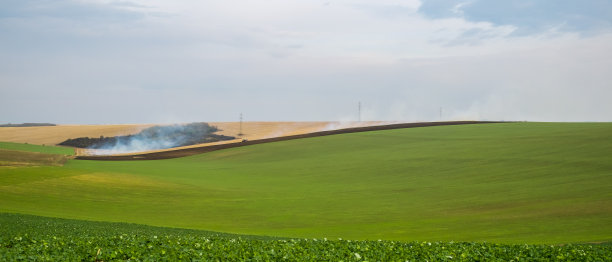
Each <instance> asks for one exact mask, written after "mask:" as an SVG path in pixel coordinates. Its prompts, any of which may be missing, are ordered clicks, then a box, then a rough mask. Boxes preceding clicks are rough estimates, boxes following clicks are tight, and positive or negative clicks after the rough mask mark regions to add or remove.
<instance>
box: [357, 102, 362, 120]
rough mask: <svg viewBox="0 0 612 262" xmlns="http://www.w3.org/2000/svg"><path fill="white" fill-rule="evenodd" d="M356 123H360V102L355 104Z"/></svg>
mask: <svg viewBox="0 0 612 262" xmlns="http://www.w3.org/2000/svg"><path fill="white" fill-rule="evenodd" d="M357 121H358V122H361V101H359V103H357Z"/></svg>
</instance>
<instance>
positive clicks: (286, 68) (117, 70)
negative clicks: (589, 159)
mask: <svg viewBox="0 0 612 262" xmlns="http://www.w3.org/2000/svg"><path fill="white" fill-rule="evenodd" d="M0 2H1V8H0V61H1V62H0V123H21V122H53V123H60V124H111V123H168V122H190V121H237V120H238V116H239V114H240V113H243V114H244V118H245V120H247V121H318V120H321V121H336V120H337V121H350V120H356V119H357V104H358V102H359V101H361V103H362V119H364V120H397V121H435V120H440V119H442V120H455V119H472V120H528V121H612V102H610V101H612V1H609V0H589V1H575V0H549V1H546V0H514V1H493V0H486V1H485V0H465V1H459V0H454V1H453V0H423V1H419V0H323V1H318V0H241V1H240V0H223V1H220V0H217V1H214V0H177V1H168V0H146V1H145V0H128V1H107V0H0ZM440 108H442V118H440Z"/></svg>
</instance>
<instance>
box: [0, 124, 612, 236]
mask: <svg viewBox="0 0 612 262" xmlns="http://www.w3.org/2000/svg"><path fill="white" fill-rule="evenodd" d="M610 134H612V124H610V123H571V124H558V123H555V124H549V123H512V124H492V125H470V126H445V127H428V128H415V129H404V130H389V131H380V132H368V133H355V134H346V135H337V136H329V137H320V138H312V139H303V140H293V141H286V142H279V143H272V144H263V145H256V146H249V147H243V148H235V149H230V150H224V151H218V152H213V153H209V154H203V155H198V156H192V157H188V158H182V159H171V160H161V161H141V162H95V161H69V162H68V163H67V164H66V165H65V166H64V167H28V168H4V169H2V168H0V211H9V212H21V213H30V214H38V215H47V216H59V217H70V218H82V219H92V220H106V221H125V222H134V223H144V224H151V225H160V226H173V227H187V228H201V229H208V230H214V231H223V232H237V233H244V234H266V235H276V236H293V237H330V238H332V237H333V238H335V237H343V238H353V239H379V238H381V239H401V240H428V241H436V240H461V241H474V240H478V241H482V240H487V241H498V242H527V243H543V242H546V243H561V242H581V241H602V240H610V239H612V226H611V225H612V161H610V156H612V138H611V137H610Z"/></svg>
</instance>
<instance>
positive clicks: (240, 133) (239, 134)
mask: <svg viewBox="0 0 612 262" xmlns="http://www.w3.org/2000/svg"><path fill="white" fill-rule="evenodd" d="M242 135H243V134H242V113H240V132H239V133H238V136H242Z"/></svg>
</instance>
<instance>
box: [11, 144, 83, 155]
mask: <svg viewBox="0 0 612 262" xmlns="http://www.w3.org/2000/svg"><path fill="white" fill-rule="evenodd" d="M0 149H5V150H15V151H26V152H38V153H44V154H58V155H74V149H72V148H69V147H59V146H39V145H31V144H21V143H11V142H0Z"/></svg>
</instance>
